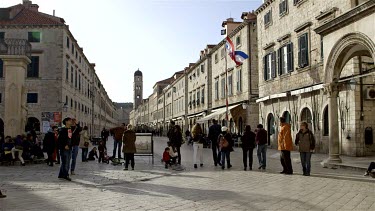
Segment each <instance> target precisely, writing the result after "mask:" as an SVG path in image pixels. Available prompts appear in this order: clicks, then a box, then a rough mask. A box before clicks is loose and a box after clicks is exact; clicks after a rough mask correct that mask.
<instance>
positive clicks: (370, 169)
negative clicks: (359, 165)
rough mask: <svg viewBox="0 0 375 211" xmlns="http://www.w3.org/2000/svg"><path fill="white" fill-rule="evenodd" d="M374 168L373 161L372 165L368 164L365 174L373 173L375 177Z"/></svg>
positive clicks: (374, 163)
mask: <svg viewBox="0 0 375 211" xmlns="http://www.w3.org/2000/svg"><path fill="white" fill-rule="evenodd" d="M374 169H375V162H371V163H370V165H369V166H368V168H367V171H366V172H365V174H364V176H369V175H370V174H371V176H372V177H374V175H375V173H374Z"/></svg>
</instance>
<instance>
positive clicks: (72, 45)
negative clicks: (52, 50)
mask: <svg viewBox="0 0 375 211" xmlns="http://www.w3.org/2000/svg"><path fill="white" fill-rule="evenodd" d="M74 51H75V50H74V44H73V43H72V54H73V56H74Z"/></svg>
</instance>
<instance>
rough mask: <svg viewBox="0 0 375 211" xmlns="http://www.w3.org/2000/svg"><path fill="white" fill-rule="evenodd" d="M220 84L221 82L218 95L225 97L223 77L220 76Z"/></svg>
mask: <svg viewBox="0 0 375 211" xmlns="http://www.w3.org/2000/svg"><path fill="white" fill-rule="evenodd" d="M220 84H221V86H220V87H221V89H220V90H221V95H220V97H221V98H225V77H222V78H221V80H220Z"/></svg>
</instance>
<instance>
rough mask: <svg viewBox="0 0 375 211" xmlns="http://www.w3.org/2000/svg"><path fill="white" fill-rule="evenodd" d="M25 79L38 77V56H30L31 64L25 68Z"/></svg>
mask: <svg viewBox="0 0 375 211" xmlns="http://www.w3.org/2000/svg"><path fill="white" fill-rule="evenodd" d="M27 77H28V78H37V77H39V56H32V57H31V63H30V64H29V66H28V68H27Z"/></svg>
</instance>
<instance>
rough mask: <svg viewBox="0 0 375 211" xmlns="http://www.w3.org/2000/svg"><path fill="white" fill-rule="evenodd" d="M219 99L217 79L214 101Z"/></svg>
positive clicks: (217, 80)
mask: <svg viewBox="0 0 375 211" xmlns="http://www.w3.org/2000/svg"><path fill="white" fill-rule="evenodd" d="M218 99H219V78H216V79H215V100H218Z"/></svg>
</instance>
